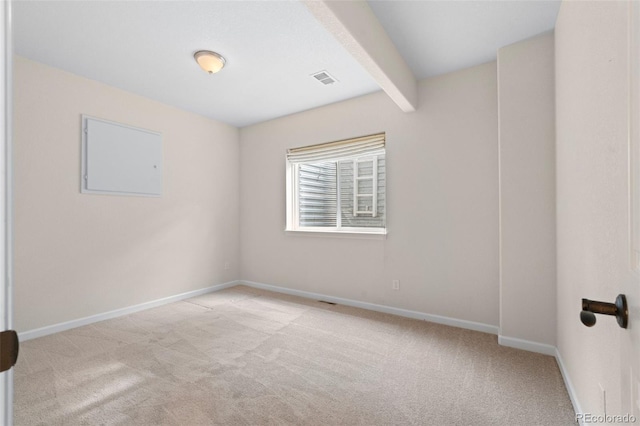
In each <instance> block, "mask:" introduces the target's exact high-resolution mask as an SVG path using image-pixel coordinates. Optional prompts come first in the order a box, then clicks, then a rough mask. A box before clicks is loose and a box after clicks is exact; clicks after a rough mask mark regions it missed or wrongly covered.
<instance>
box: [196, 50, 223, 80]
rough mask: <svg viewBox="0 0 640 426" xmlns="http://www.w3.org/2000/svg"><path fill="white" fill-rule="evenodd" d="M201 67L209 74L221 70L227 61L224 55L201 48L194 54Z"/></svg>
mask: <svg viewBox="0 0 640 426" xmlns="http://www.w3.org/2000/svg"><path fill="white" fill-rule="evenodd" d="M193 57H194V58H195V60H196V62H197V63H198V65H200V68H202V69H203V70H205V71H206V72H208V73H209V74H215V73H217V72H218V71H220V70H221V69H222V68H223V67H224V64H225V63H226V62H227V61H226V60H225V59H224V58H223V57H222V55H220V54H218V53H216V52H212V51H210V50H199V51H197V52H196V53H194V54H193Z"/></svg>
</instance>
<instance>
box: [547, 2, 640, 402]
mask: <svg viewBox="0 0 640 426" xmlns="http://www.w3.org/2000/svg"><path fill="white" fill-rule="evenodd" d="M628 7H629V4H628V2H617V1H611V2H581V1H576V2H574V1H569V2H566V1H565V2H563V3H562V6H561V8H560V14H559V16H558V20H557V23H556V30H555V38H556V44H555V47H556V110H557V116H556V117H557V118H556V120H557V136H556V140H557V151H556V161H557V230H558V235H557V239H558V350H559V352H560V355H561V357H562V359H563V360H564V364H565V366H566V369H567V372H568V373H569V377H570V380H571V382H572V383H573V386H574V391H575V395H576V396H577V400H578V401H579V403H580V405H581V406H582V407H581V408H582V410H583V411H584V412H588V413H597V414H602V413H603V411H604V407H603V402H602V400H603V398H602V392H601V389H600V385H602V387H603V388H604V389H605V390H606V391H607V414H620V413H628V412H629V409H630V405H631V404H632V401H630V398H629V395H630V392H627V394H626V395H622V394H621V388H622V387H624V386H628V384H629V381H630V378H631V374H629V371H628V370H624V371H622V370H621V368H620V365H621V364H620V361H621V353H620V352H621V351H620V350H619V349H620V341H621V339H622V338H623V336H628V335H629V333H631V332H632V331H631V330H623V329H621V328H620V327H618V325H617V324H616V321H615V319H614V318H611V317H603V316H598V320H597V321H598V323H597V324H596V326H595V327H593V328H587V327H585V326H583V325H582V324H581V323H580V320H579V313H580V301H581V299H582V298H583V297H584V298H588V299H593V300H602V301H606V302H613V300H614V299H615V297H616V295H617V294H618V293H619V292H620V287H619V286H620V284H621V282H622V280H623V279H624V278H623V277H624V273H623V272H622V271H626V272H627V273H628V271H629V251H628V250H629V233H628V212H627V206H628V181H629V176H628V146H629V145H628V110H627V108H628V96H629V91H630V90H629V86H628V83H629V75H628V51H627V48H628V44H627V43H628V32H627V31H628V20H629V15H628ZM636 283H637V281H636ZM636 285H637V284H636ZM631 304H632V305H631V307H633V306H634V302H633V300H632V301H631ZM635 306H637V300H636V301H635ZM633 312H634V310H633V309H631V315H633ZM635 312H637V310H635ZM632 321H633V319H632ZM636 399H637V395H636ZM625 407H626V408H625Z"/></svg>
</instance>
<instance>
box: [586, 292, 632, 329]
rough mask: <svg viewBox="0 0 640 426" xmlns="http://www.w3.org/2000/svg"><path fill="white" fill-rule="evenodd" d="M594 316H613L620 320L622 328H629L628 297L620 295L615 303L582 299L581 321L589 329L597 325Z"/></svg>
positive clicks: (619, 323)
mask: <svg viewBox="0 0 640 426" xmlns="http://www.w3.org/2000/svg"><path fill="white" fill-rule="evenodd" d="M594 314H602V315H613V316H615V317H616V320H618V325H619V326H620V327H622V328H627V325H628V323H629V308H628V307H627V298H626V296H625V295H624V294H619V295H618V297H616V302H615V303H606V302H598V301H595V300H589V299H582V312H580V321H582V323H583V324H584V325H586V326H587V327H593V326H594V325H595V324H596V316H595V315H594Z"/></svg>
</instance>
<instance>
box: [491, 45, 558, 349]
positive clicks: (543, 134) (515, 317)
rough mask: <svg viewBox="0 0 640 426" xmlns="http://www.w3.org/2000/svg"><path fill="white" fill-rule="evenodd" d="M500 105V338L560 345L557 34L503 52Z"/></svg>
mask: <svg viewBox="0 0 640 426" xmlns="http://www.w3.org/2000/svg"><path fill="white" fill-rule="evenodd" d="M498 104H499V115H500V143H499V145H500V148H499V150H500V335H501V339H502V338H515V339H522V340H527V341H531V342H536V343H543V344H547V345H551V346H555V343H556V338H555V337H556V238H555V236H556V229H555V219H556V216H555V92H554V50H553V33H546V34H543V35H540V36H537V37H534V38H531V39H528V40H524V41H521V42H518V43H515V44H512V45H509V46H506V47H503V48H502V49H500V50H499V51H498ZM505 343H506V342H505ZM507 344H508V343H507Z"/></svg>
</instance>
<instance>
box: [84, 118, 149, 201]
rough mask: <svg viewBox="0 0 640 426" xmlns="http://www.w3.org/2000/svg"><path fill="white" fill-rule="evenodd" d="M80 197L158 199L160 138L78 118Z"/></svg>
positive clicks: (104, 121)
mask: <svg viewBox="0 0 640 426" xmlns="http://www.w3.org/2000/svg"><path fill="white" fill-rule="evenodd" d="M81 179H82V187H81V188H82V189H81V192H83V193H91V194H111V195H138V196H147V197H159V196H161V195H162V135H161V134H160V133H157V132H152V131H149V130H145V129H139V128H136V127H131V126H126V125H124V124H119V123H114V122H112V121H107V120H101V119H98V118H94V117H89V116H86V115H83V116H82V178H81Z"/></svg>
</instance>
